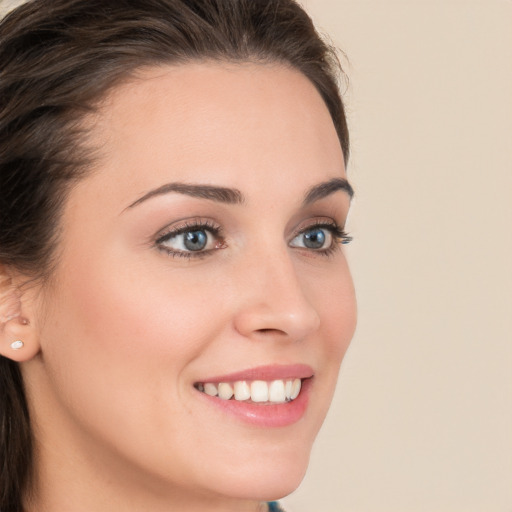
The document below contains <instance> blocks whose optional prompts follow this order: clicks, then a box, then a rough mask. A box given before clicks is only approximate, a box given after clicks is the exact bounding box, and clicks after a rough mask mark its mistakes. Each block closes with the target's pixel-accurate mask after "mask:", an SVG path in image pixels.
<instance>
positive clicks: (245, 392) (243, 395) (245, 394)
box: [235, 380, 251, 400]
mask: <svg viewBox="0 0 512 512" xmlns="http://www.w3.org/2000/svg"><path fill="white" fill-rule="evenodd" d="M249 398H251V388H250V387H249V384H247V382H245V380H239V381H237V382H235V400H249Z"/></svg>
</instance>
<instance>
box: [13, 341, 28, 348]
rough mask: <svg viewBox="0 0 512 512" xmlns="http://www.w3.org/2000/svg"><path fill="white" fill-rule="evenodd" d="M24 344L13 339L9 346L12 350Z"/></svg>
mask: <svg viewBox="0 0 512 512" xmlns="http://www.w3.org/2000/svg"><path fill="white" fill-rule="evenodd" d="M24 345H25V343H23V341H13V342H12V343H11V348H12V349H13V350H19V349H20V348H23V346H24Z"/></svg>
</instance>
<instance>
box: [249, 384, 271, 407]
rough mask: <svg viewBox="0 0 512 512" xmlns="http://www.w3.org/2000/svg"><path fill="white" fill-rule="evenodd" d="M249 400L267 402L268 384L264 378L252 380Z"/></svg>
mask: <svg viewBox="0 0 512 512" xmlns="http://www.w3.org/2000/svg"><path fill="white" fill-rule="evenodd" d="M251 400H252V401H253V402H268V384H267V383H266V382H265V381H264V380H255V381H253V382H252V384H251Z"/></svg>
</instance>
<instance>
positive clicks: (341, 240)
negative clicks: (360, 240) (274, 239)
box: [290, 223, 351, 253]
mask: <svg viewBox="0 0 512 512" xmlns="http://www.w3.org/2000/svg"><path fill="white" fill-rule="evenodd" d="M350 240H351V238H350V237H349V236H348V235H347V234H346V233H345V232H344V231H343V230H342V229H340V228H339V227H338V225H337V224H324V223H322V224H315V225H314V226H309V227H307V228H306V229H303V230H302V231H300V232H299V234H298V235H296V236H295V237H294V238H293V240H292V241H291V242H290V246H291V247H298V248H305V249H310V250H312V251H317V252H320V253H330V251H332V250H335V249H336V248H337V246H338V244H347V243H349V242H350Z"/></svg>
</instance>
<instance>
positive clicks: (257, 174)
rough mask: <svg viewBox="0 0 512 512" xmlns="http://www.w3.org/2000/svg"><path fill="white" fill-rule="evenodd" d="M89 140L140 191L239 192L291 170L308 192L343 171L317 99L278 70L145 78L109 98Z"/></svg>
mask: <svg viewBox="0 0 512 512" xmlns="http://www.w3.org/2000/svg"><path fill="white" fill-rule="evenodd" d="M92 137H93V141H94V140H95V139H96V141H95V142H96V143H97V144H95V145H97V146H98V147H100V148H101V153H102V157H101V161H102V163H103V164H104V166H106V167H108V168H109V169H110V172H111V173H118V174H119V173H121V174H122V175H123V176H124V178H127V177H129V179H130V182H131V184H132V186H133V187H134V188H139V190H140V191H141V192H143V191H144V190H147V189H148V188H149V187H153V186H158V185H159V184H161V183H162V181H165V180H170V179H172V180H173V181H183V182H187V181H191V180H192V181H195V180H200V181H201V182H203V183H211V184H223V185H226V184H227V185H229V186H238V187H239V188H241V189H243V188H245V187H247V186H251V185H253V186H254V185H257V184H258V182H259V180H260V179H261V178H262V176H263V175H264V174H265V173H266V172H267V173H268V172H269V171H271V172H272V173H274V174H275V175H277V174H278V173H283V172H285V171H288V172H290V171H291V170H293V173H295V174H296V175H297V176H299V175H300V176H311V181H312V183H313V182H316V181H318V179H324V178H325V177H336V176H340V175H344V172H345V171H344V165H343V155H342V151H341V146H340V143H339V140H338V137H337V134H336V130H335V128H334V125H333V122H332V119H331V117H330V114H329V112H328V109H327V107H326V106H325V104H324V102H323V100H322V98H321V97H320V95H319V93H318V92H317V91H316V89H315V87H314V86H313V85H312V84H311V82H310V81H309V80H308V79H307V78H306V77H305V76H303V75H302V74H301V73H299V72H298V71H296V70H294V69H291V68H289V67H286V66H284V65H279V64H249V63H246V64H228V63H217V62H216V63H210V62H201V63H190V64H186V65H180V66H168V67H159V68H152V69H147V70H144V71H143V72H140V73H139V75H138V77H137V78H136V79H134V80H131V81H130V82H128V83H125V84H124V85H122V86H120V87H118V88H116V89H115V90H114V91H113V92H112V93H111V94H110V95H109V97H108V98H107V100H106V101H105V102H104V103H103V105H102V108H101V109H100V111H99V116H98V117H97V123H96V124H95V126H94V128H93V130H92ZM102 167H103V165H102ZM316 173H319V174H320V176H317V177H315V176H314V175H315V174H316Z"/></svg>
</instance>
